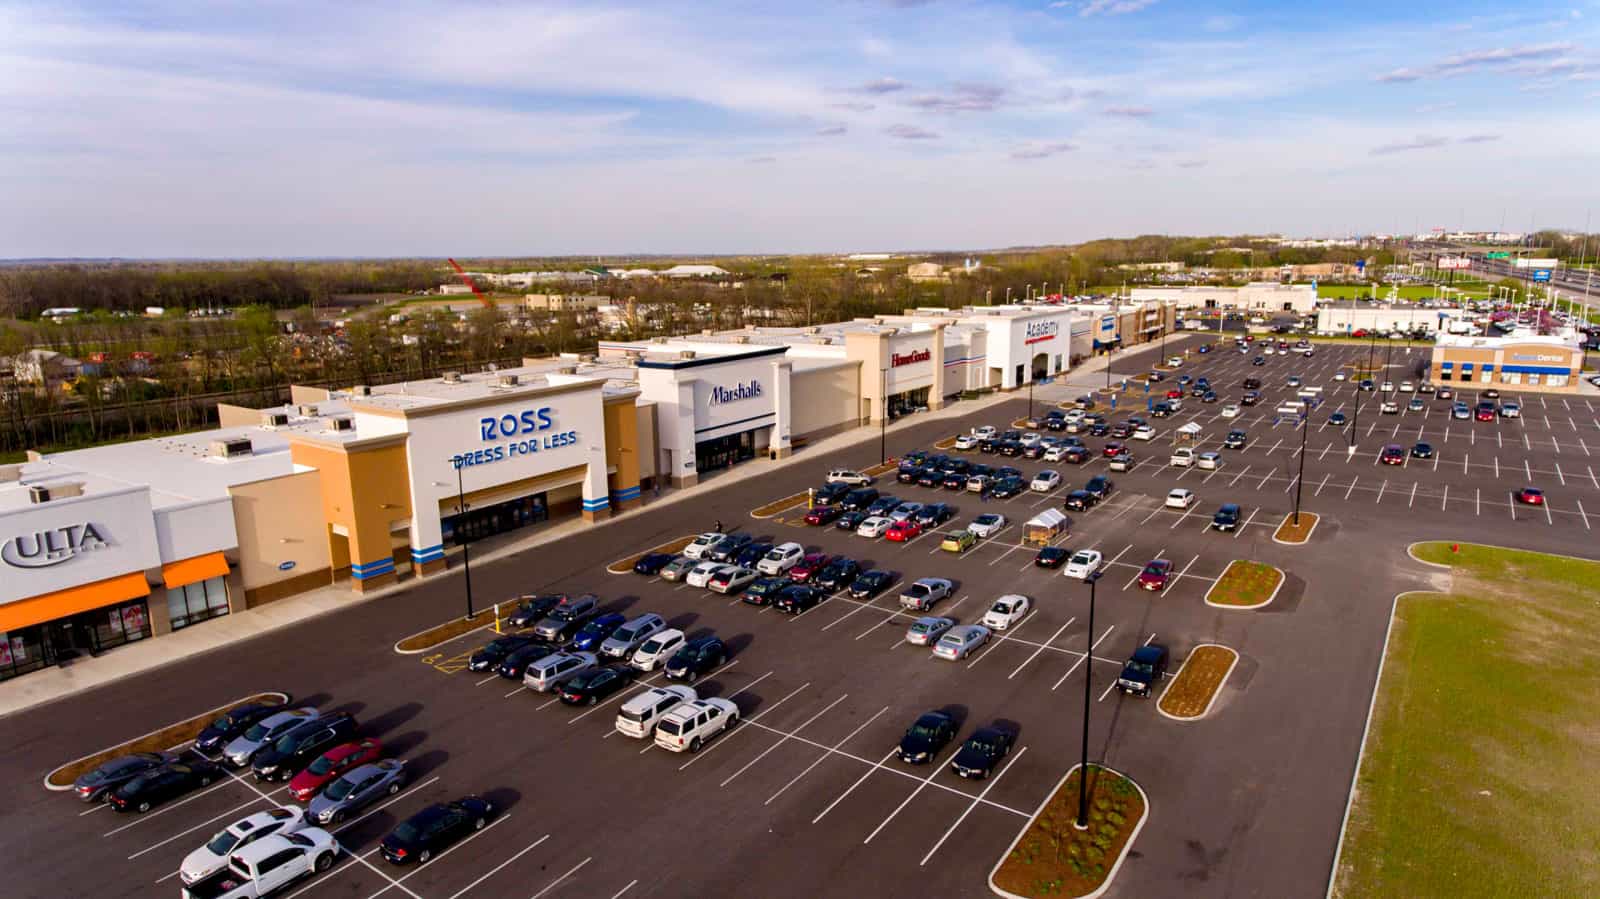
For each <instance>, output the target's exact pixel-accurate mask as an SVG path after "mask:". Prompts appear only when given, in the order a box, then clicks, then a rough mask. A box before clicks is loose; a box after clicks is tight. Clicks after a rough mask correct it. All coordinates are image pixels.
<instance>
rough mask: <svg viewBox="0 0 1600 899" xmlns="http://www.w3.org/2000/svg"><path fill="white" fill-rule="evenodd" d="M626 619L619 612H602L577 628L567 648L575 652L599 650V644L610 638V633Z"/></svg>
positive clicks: (614, 631)
mask: <svg viewBox="0 0 1600 899" xmlns="http://www.w3.org/2000/svg"><path fill="white" fill-rule="evenodd" d="M627 620H628V619H627V617H626V616H624V615H623V614H622V613H621V612H602V613H601V614H599V615H596V616H595V617H593V618H591V619H589V623H588V624H585V625H584V626H583V627H581V628H579V629H578V633H577V635H575V636H574V637H573V638H572V643H571V644H570V645H568V647H567V648H568V649H571V650H573V651H576V652H599V651H600V644H602V643H604V642H606V641H607V640H609V639H611V635H612V634H614V633H616V630H617V628H619V627H621V626H622V625H623V623H624V622H626V621H627Z"/></svg>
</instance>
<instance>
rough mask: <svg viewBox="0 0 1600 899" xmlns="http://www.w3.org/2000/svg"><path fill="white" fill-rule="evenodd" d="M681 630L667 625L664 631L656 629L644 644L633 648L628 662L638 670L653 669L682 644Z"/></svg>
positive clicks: (670, 656)
mask: <svg viewBox="0 0 1600 899" xmlns="http://www.w3.org/2000/svg"><path fill="white" fill-rule="evenodd" d="M683 641H684V635H683V631H680V630H678V629H677V628H675V627H669V628H667V629H666V630H664V631H656V632H655V634H653V635H652V636H651V637H650V639H648V640H646V641H644V645H642V646H640V647H639V648H638V649H636V650H634V652H633V658H632V659H629V660H628V664H629V665H632V666H633V667H634V668H636V669H638V670H640V671H654V670H656V666H657V665H660V664H661V663H663V662H665V661H666V660H667V659H670V658H672V654H673V653H675V652H677V651H678V649H679V648H680V647H682V646H683Z"/></svg>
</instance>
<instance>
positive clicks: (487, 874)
mask: <svg viewBox="0 0 1600 899" xmlns="http://www.w3.org/2000/svg"><path fill="white" fill-rule="evenodd" d="M548 839H550V835H549V834H545V835H544V836H542V837H540V838H539V839H537V840H534V841H533V842H532V843H529V844H528V846H527V847H526V848H524V849H523V850H522V851H521V852H518V853H517V854H516V855H513V856H511V857H510V858H508V859H506V860H505V861H503V862H501V863H500V864H498V865H495V866H494V867H493V868H490V869H489V870H488V871H486V872H485V873H484V874H483V875H482V876H480V877H479V878H478V879H477V880H474V881H473V882H471V883H469V884H467V885H466V886H464V887H462V888H461V889H459V890H456V891H455V892H454V893H451V894H450V899H459V897H460V896H461V894H463V893H465V892H467V891H469V890H471V889H472V888H473V887H475V886H477V885H478V884H480V883H483V882H484V881H485V880H488V879H489V878H490V877H493V876H494V875H495V874H497V873H499V872H500V871H501V869H503V868H505V866H506V865H509V864H511V863H512V862H514V861H516V860H517V859H519V858H522V857H523V856H524V855H527V854H528V853H529V852H532V851H533V850H535V849H537V848H539V844H540V843H543V842H544V841H545V840H548Z"/></svg>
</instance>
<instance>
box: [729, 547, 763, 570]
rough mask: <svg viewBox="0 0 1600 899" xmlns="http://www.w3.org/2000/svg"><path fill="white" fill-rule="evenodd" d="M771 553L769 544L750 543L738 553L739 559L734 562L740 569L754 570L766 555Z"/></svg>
mask: <svg viewBox="0 0 1600 899" xmlns="http://www.w3.org/2000/svg"><path fill="white" fill-rule="evenodd" d="M769 552H772V544H771V543H752V544H750V545H749V546H746V547H745V548H744V549H742V550H740V551H739V558H738V559H737V560H735V564H737V565H738V566H739V567H740V568H754V567H756V563H757V562H759V561H761V560H762V559H763V558H764V557H765V556H766V554H767V553H769Z"/></svg>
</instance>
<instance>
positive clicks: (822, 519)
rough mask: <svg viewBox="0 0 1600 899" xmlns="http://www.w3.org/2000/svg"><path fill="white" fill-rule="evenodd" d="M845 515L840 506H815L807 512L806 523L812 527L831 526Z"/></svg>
mask: <svg viewBox="0 0 1600 899" xmlns="http://www.w3.org/2000/svg"><path fill="white" fill-rule="evenodd" d="M843 513H844V510H843V509H841V508H839V507H838V506H814V507H812V508H811V509H810V510H809V511H807V512H806V517H805V522H806V524H809V525H812V526H820V525H825V524H831V523H832V522H833V521H834V520H836V519H837V518H838V517H839V516H840V515H841V514H843Z"/></svg>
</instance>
